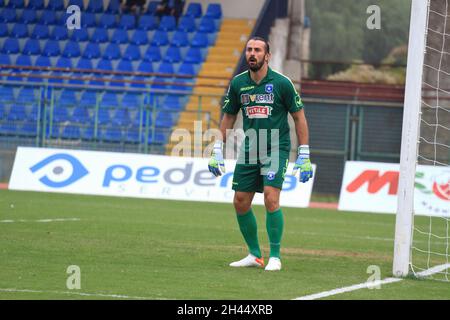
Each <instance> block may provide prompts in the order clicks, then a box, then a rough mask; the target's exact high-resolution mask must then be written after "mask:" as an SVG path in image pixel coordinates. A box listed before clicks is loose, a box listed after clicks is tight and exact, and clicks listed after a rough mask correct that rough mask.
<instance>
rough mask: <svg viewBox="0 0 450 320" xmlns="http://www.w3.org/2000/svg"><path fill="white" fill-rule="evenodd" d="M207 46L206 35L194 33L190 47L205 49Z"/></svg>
mask: <svg viewBox="0 0 450 320" xmlns="http://www.w3.org/2000/svg"><path fill="white" fill-rule="evenodd" d="M208 46H209V40H208V35H207V34H206V33H203V32H196V33H195V34H194V37H193V38H192V41H191V47H194V48H206V47H208Z"/></svg>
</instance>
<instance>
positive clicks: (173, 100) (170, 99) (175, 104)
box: [162, 94, 182, 111]
mask: <svg viewBox="0 0 450 320" xmlns="http://www.w3.org/2000/svg"><path fill="white" fill-rule="evenodd" d="M162 109H164V110H171V111H181V109H182V106H181V103H180V98H179V97H178V96H177V95H174V94H169V95H167V97H166V98H165V99H164V101H163V103H162Z"/></svg>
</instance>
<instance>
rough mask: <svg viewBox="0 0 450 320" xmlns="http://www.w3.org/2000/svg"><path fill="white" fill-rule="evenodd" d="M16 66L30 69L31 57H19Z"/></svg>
mask: <svg viewBox="0 0 450 320" xmlns="http://www.w3.org/2000/svg"><path fill="white" fill-rule="evenodd" d="M16 65H17V66H22V67H29V66H31V65H32V63H31V59H30V56H27V55H23V54H22V55H19V56H17V59H16Z"/></svg>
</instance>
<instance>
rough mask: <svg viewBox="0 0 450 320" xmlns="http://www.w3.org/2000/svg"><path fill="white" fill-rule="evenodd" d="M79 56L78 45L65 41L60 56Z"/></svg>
mask: <svg viewBox="0 0 450 320" xmlns="http://www.w3.org/2000/svg"><path fill="white" fill-rule="evenodd" d="M80 55H81V50H80V45H79V44H78V42H75V41H67V42H66V46H65V47H64V50H63V52H62V56H63V57H66V58H77V57H79V56H80Z"/></svg>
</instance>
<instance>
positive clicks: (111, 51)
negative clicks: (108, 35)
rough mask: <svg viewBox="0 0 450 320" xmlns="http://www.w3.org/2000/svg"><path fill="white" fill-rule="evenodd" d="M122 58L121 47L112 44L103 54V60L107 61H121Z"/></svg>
mask: <svg viewBox="0 0 450 320" xmlns="http://www.w3.org/2000/svg"><path fill="white" fill-rule="evenodd" d="M120 56H121V53H120V47H119V46H118V45H117V44H115V43H110V44H108V46H107V47H106V48H105V52H104V53H103V58H105V59H112V60H115V59H119V58H120Z"/></svg>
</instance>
